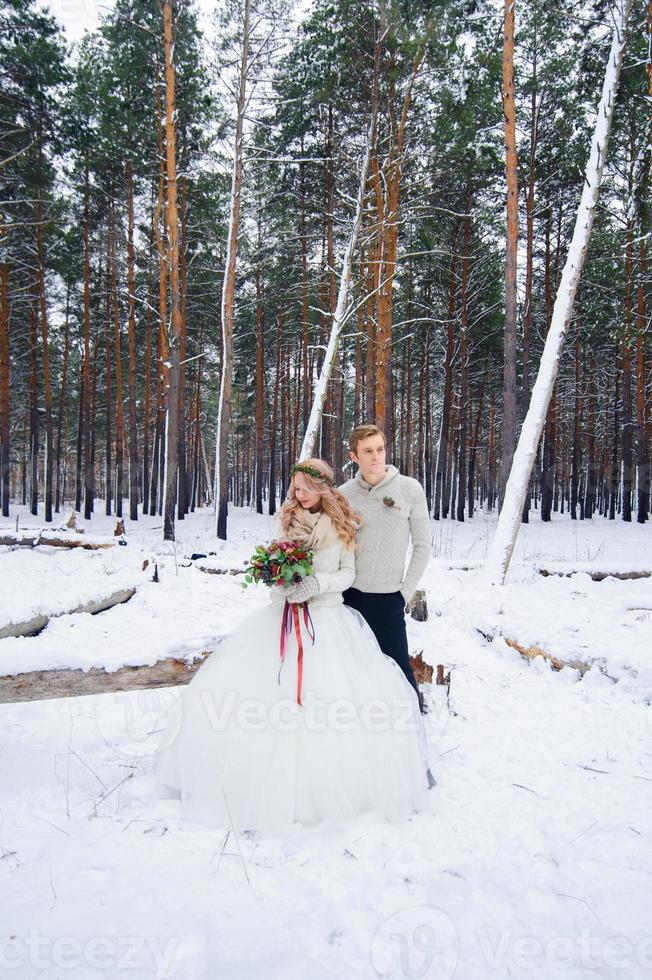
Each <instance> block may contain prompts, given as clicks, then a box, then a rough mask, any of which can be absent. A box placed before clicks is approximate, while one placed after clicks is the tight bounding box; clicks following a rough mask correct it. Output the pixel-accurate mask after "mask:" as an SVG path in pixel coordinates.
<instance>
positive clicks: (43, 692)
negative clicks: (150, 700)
mask: <svg viewBox="0 0 652 980" xmlns="http://www.w3.org/2000/svg"><path fill="white" fill-rule="evenodd" d="M208 656H209V651H208V650H202V651H201V652H200V653H197V654H195V659H194V660H193V661H192V662H189V661H187V660H185V659H184V658H183V657H167V658H166V659H165V660H159V661H157V662H156V663H155V664H140V665H138V666H135V667H121V668H120V669H119V670H114V671H107V670H105V669H104V668H103V667H91V669H90V670H79V669H74V670H73V669H71V668H69V667H64V668H61V669H59V670H31V671H27V672H25V673H23V674H6V675H5V676H4V677H0V703H1V704H8V703H9V702H13V701H43V700H45V699H48V698H74V697H80V696H81V695H85V694H108V693H111V692H114V691H133V690H137V689H142V688H155V687H172V686H174V685H177V684H188V683H189V681H190V680H191V678H192V676H193V674H194V673H195V672H196V671H197V670H198V669H199V668H200V667H201V665H202V664H203V662H204V660H205V659H206V657H208Z"/></svg>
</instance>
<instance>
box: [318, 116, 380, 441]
mask: <svg viewBox="0 0 652 980" xmlns="http://www.w3.org/2000/svg"><path fill="white" fill-rule="evenodd" d="M375 125H376V121H375V118H374V119H372V122H371V125H370V127H369V134H368V137H367V146H366V150H365V154H364V158H363V161H362V167H361V169H360V185H359V187H358V200H357V204H356V211H355V218H354V219H353V227H352V228H351V235H350V237H349V241H348V243H347V246H346V250H345V252H344V259H343V261H342V277H341V279H340V289H339V293H338V296H337V305H336V307H335V313H334V314H333V325H332V327H331V335H330V338H329V341H328V347H327V348H326V355H325V357H324V363H323V364H322V369H321V373H320V375H319V378H318V380H317V384H316V385H315V393H314V396H313V402H312V408H311V410H310V418H309V419H308V425H307V427H306V432H305V435H304V437H303V443H302V445H301V452H300V454H299V459H308V458H309V457H310V456H312V455H313V453H314V451H315V443H316V441H317V436H318V434H319V426H320V423H321V417H322V412H323V409H324V402H325V400H326V392H327V390H328V382H329V380H330V376H331V372H332V369H333V363H334V361H335V356H336V354H337V347H338V343H339V339H340V334H341V332H342V327H343V326H344V323H345V321H346V318H347V299H348V294H349V285H350V283H351V268H352V264H353V253H354V251H355V247H356V244H357V241H358V234H359V231H360V224H361V221H362V208H363V201H364V195H365V189H366V186H367V175H368V173H369V160H370V157H371V147H372V142H373V133H374V128H375Z"/></svg>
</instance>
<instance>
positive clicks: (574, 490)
mask: <svg viewBox="0 0 652 980" xmlns="http://www.w3.org/2000/svg"><path fill="white" fill-rule="evenodd" d="M580 399H581V396H580V320H579V317H578V318H577V324H576V332H575V405H574V411H573V458H572V463H571V497H570V516H571V520H573V521H576V520H577V496H578V489H579V482H580V413H581V400H580Z"/></svg>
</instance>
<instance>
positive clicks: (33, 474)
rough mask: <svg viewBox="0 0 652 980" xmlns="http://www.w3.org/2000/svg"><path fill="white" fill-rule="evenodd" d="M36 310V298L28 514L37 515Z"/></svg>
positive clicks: (32, 308) (34, 307)
mask: <svg viewBox="0 0 652 980" xmlns="http://www.w3.org/2000/svg"><path fill="white" fill-rule="evenodd" d="M37 321H38V308H37V297H36V296H34V297H33V299H32V302H31V303H30V312H29V324H30V359H29V363H30V369H29V408H30V411H29V463H30V466H29V509H30V513H32V514H34V515H36V514H38V455H39V419H38V362H37V349H38V333H37Z"/></svg>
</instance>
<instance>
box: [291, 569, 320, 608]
mask: <svg viewBox="0 0 652 980" xmlns="http://www.w3.org/2000/svg"><path fill="white" fill-rule="evenodd" d="M318 592H319V582H318V581H317V579H316V578H315V576H314V575H306V577H305V578H304V579H302V580H301V581H300V582H299V583H298V584H297V585H291V586H290V588H289V589H286V590H285V598H286V599H287V601H288V602H307V600H308V599H310V598H312V596H314V595H316V594H317V593H318Z"/></svg>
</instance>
